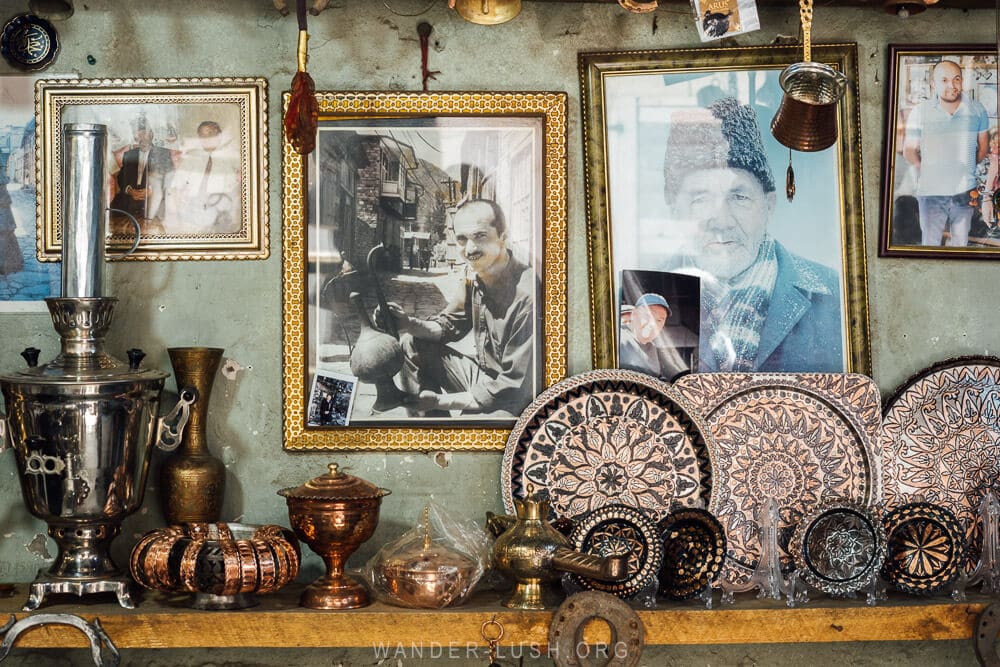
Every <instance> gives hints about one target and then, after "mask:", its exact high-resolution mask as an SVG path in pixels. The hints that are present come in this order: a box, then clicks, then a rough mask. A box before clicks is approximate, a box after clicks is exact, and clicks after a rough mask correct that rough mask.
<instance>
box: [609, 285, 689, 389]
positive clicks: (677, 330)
mask: <svg viewBox="0 0 1000 667" xmlns="http://www.w3.org/2000/svg"><path fill="white" fill-rule="evenodd" d="M698 283H699V281H698V278H696V277H693V276H684V275H679V274H671V273H662V272H659V271H623V272H622V285H623V293H622V299H621V304H620V307H619V312H620V313H621V316H620V323H621V324H620V331H619V335H618V367H619V368H624V369H627V370H633V371H639V372H640V373H645V374H647V375H652V376H654V377H657V378H660V379H661V380H668V381H669V380H672V379H674V378H675V377H677V376H678V375H681V374H683V373H688V372H691V371H692V370H694V369H696V368H697V366H698V325H699V316H698V310H699V289H698ZM668 299H669V300H668Z"/></svg>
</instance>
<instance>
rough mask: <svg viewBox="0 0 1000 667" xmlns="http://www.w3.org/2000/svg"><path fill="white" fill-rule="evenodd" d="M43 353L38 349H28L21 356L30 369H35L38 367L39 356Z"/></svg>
mask: <svg viewBox="0 0 1000 667" xmlns="http://www.w3.org/2000/svg"><path fill="white" fill-rule="evenodd" d="M41 352H42V351H41V350H39V349H38V348H37V347H26V348H24V350H23V351H22V352H21V356H22V357H24V360H25V361H27V362H28V367H29V368H34V367H35V366H37V365H38V355H39V354H41Z"/></svg>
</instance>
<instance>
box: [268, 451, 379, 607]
mask: <svg viewBox="0 0 1000 667" xmlns="http://www.w3.org/2000/svg"><path fill="white" fill-rule="evenodd" d="M329 468H330V472H328V473H326V474H325V475H320V476H319V477H317V478H315V479H313V480H310V481H308V482H306V483H305V484H303V485H302V486H297V487H295V488H287V489H282V490H280V491H278V495H280V496H284V497H285V501H286V502H287V503H288V517H289V519H290V520H291V522H292V530H294V531H295V535H296V537H298V538H299V540H301V541H302V542H305V543H306V544H307V545H309V548H310V549H312V550H313V551H314V552H316V553H317V554H318V555H319V557H320V558H322V559H323V562H324V563H325V564H326V574H325V575H323V576H322V577H320V578H319V579H317V580H316V581H314V582H313V583H311V584H309V586H307V587H306V589H305V590H304V591H303V592H302V597H301V598H300V600H299V604H300V605H302V606H303V607H309V608H310V609H354V608H356V607H364V606H366V605H368V604H369V603H370V602H371V596H370V595H369V593H368V589H367V588H365V586H364V584H362V583H361V582H360V581H357V580H355V579H353V578H351V577H348V576H347V575H345V574H344V565H345V564H346V563H347V558H348V557H349V556H350V555H351V554H352V553H354V552H355V550H357V548H358V547H359V546H361V545H362V544H363V543H364V542H365V541H366V540H367V539H368V538H370V537H371V536H372V533H374V532H375V527H376V526H377V525H378V513H379V507H380V505H381V504H382V497H383V496H387V495H389V494H390V493H391V491H389V490H388V489H382V488H379V487H377V486H375V485H374V484H372V483H370V482H366V481H365V480H363V479H361V478H359V477H354V476H353V475H348V474H346V473H343V472H341V471H340V470H338V467H337V464H336V463H331V464H330V465H329Z"/></svg>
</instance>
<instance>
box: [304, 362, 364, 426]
mask: <svg viewBox="0 0 1000 667" xmlns="http://www.w3.org/2000/svg"><path fill="white" fill-rule="evenodd" d="M357 386H358V378H356V377H354V376H353V375H344V374H342V373H329V372H326V371H318V372H317V373H316V375H315V376H313V384H312V391H310V392H309V411H308V414H307V417H306V422H307V423H308V424H309V425H310V426H347V425H348V424H350V423H351V412H352V410H353V409H354V397H355V395H356V393H357Z"/></svg>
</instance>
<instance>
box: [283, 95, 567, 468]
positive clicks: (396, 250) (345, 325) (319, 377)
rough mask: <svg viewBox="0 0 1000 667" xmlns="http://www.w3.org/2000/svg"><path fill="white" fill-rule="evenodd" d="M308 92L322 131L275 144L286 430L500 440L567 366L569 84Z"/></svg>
mask: <svg viewBox="0 0 1000 667" xmlns="http://www.w3.org/2000/svg"><path fill="white" fill-rule="evenodd" d="M316 99H317V101H318V103H319V109H320V112H319V113H320V117H319V129H318V132H317V141H316V149H315V150H314V151H313V152H312V153H311V154H310V155H309V156H308V157H303V156H302V155H300V154H298V153H297V152H296V151H295V150H294V149H293V148H292V146H291V144H290V143H289V142H288V141H287V139H286V140H285V142H284V144H283V161H282V182H283V192H282V200H283V202H282V213H283V295H284V302H283V324H284V366H283V376H284V377H283V390H284V401H283V404H284V431H283V433H284V447H285V448H286V449H291V450H303V449H342V450H441V449H454V450H476V449H479V450H488V449H503V447H504V443H505V441H506V438H507V435H508V433H509V429H510V427H511V426H512V425H513V424H514V422H515V420H516V418H517V416H518V415H519V414H520V412H521V410H523V408H524V407H526V406H527V405H528V404H529V403H530V401H531V400H532V399H533V398H534V397H535V395H537V394H538V393H540V392H541V391H542V389H544V388H545V387H546V386H548V385H551V384H553V383H554V382H557V381H558V380H560V379H562V378H563V376H564V375H565V373H566V284H567V283H566V94H565V93H555V92H551V93H550V92H539V93H473V92H456V93H374V92H373V93H368V92H318V93H316ZM288 101H289V94H288V93H285V95H284V107H285V108H287V106H288ZM387 310H388V311H389V312H390V313H393V315H392V316H391V317H387V316H386V311H387ZM394 328H395V329H396V331H393V329H394ZM393 334H396V335H395V336H394V335H393Z"/></svg>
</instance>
